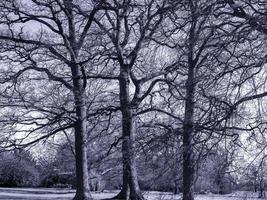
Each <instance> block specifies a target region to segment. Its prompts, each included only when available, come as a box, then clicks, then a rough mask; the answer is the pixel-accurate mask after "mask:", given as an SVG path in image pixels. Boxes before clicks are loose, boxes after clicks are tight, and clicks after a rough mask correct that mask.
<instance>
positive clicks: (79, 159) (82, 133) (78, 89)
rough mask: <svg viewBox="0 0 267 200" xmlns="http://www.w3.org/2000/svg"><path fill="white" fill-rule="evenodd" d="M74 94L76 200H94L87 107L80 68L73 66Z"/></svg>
mask: <svg viewBox="0 0 267 200" xmlns="http://www.w3.org/2000/svg"><path fill="white" fill-rule="evenodd" d="M72 75H73V77H74V78H73V86H74V89H73V92H74V98H75V107H76V117H77V121H76V124H75V159H76V187H77V191H76V195H75V197H74V200H92V199H93V198H92V196H91V194H90V188H89V184H88V180H89V176H88V165H87V142H86V138H87V131H86V105H85V96H84V88H83V80H82V79H81V77H82V76H81V71H80V68H79V66H72Z"/></svg>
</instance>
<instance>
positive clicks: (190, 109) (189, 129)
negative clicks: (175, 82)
mask: <svg viewBox="0 0 267 200" xmlns="http://www.w3.org/2000/svg"><path fill="white" fill-rule="evenodd" d="M194 90H195V84H194V67H192V65H189V70H188V78H187V82H186V100H185V116H184V126H183V200H193V199H194V160H193V146H192V137H193V132H194V125H193V123H194Z"/></svg>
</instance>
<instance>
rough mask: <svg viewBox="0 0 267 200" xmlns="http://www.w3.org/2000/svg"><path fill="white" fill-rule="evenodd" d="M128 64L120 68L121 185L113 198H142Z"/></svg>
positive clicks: (126, 199) (136, 199)
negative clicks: (136, 157)
mask: <svg viewBox="0 0 267 200" xmlns="http://www.w3.org/2000/svg"><path fill="white" fill-rule="evenodd" d="M129 70H130V69H129V68H128V66H124V67H122V68H121V72H120V81H119V84H120V106H121V112H122V136H123V142H122V159H123V187H122V190H121V192H120V193H119V194H118V195H117V196H116V197H114V198H113V199H123V200H143V199H144V197H143V195H142V193H141V191H140V188H139V184H138V178H137V170H136V161H135V130H134V127H133V124H134V123H133V110H134V109H135V108H131V106H130V95H129V82H130V80H129V72H130V71H129Z"/></svg>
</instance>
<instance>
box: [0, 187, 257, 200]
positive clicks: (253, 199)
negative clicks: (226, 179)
mask: <svg viewBox="0 0 267 200" xmlns="http://www.w3.org/2000/svg"><path fill="white" fill-rule="evenodd" d="M74 193H75V190H70V189H44V188H0V199H1V200H3V199H5V200H71V199H72V197H73V196H74ZM115 194H116V192H115V191H105V192H102V193H97V192H95V193H93V197H94V199H96V200H97V199H103V198H109V197H112V196H114V195H115ZM144 195H145V197H146V198H147V200H179V199H181V195H173V194H171V193H165V192H144ZM196 200H259V198H257V194H256V193H252V192H242V191H239V192H235V193H233V194H228V195H215V194H207V195H197V196H196Z"/></svg>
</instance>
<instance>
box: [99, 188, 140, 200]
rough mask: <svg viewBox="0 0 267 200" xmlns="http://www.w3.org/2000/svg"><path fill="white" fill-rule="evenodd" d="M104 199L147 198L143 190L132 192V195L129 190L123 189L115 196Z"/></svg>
mask: <svg viewBox="0 0 267 200" xmlns="http://www.w3.org/2000/svg"><path fill="white" fill-rule="evenodd" d="M104 200H145V198H144V196H143V195H142V193H141V192H138V193H137V194H131V195H130V194H129V192H126V191H123V190H122V191H120V193H119V194H117V195H116V196H115V197H112V198H110V199H104Z"/></svg>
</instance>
